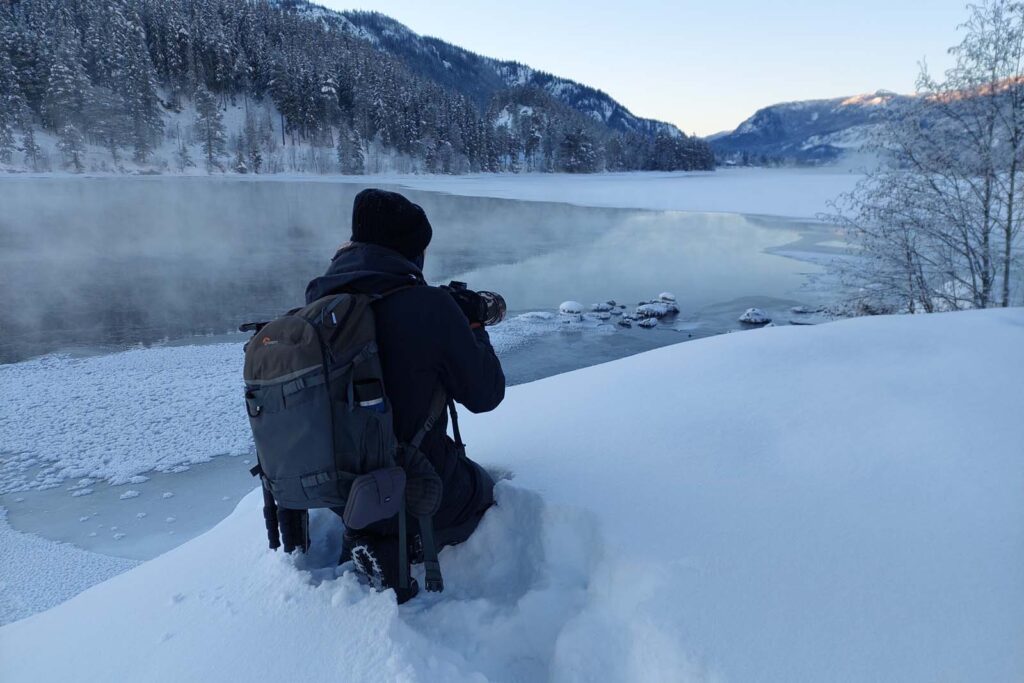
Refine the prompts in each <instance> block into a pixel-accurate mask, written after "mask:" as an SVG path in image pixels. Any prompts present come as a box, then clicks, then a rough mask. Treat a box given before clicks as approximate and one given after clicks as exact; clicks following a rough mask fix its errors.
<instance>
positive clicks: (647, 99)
mask: <svg viewBox="0 0 1024 683" xmlns="http://www.w3.org/2000/svg"><path fill="white" fill-rule="evenodd" d="M319 2H322V4H324V5H327V6H329V7H332V8H334V9H367V10H376V11H379V12H383V13H384V14H387V15H389V16H391V17H394V18H395V19H398V20H399V21H401V22H402V23H403V24H405V25H406V26H408V27H409V28H411V29H412V30H414V31H416V32H417V33H422V34H426V35H432V36H437V37H439V38H443V39H444V40H447V41H449V42H452V43H455V44H457V45H460V46H462V47H465V48H468V49H470V50H473V51H474V52H479V53H481V54H484V55H487V56H490V57H499V58H502V59H515V60H518V61H520V62H524V63H526V64H529V65H530V66H533V67H536V68H539V69H543V70H545V71H550V72H552V73H555V74H557V75H559V76H564V77H568V78H572V79H575V80H578V81H581V82H583V83H586V84H588V85H592V86H595V87H598V88H601V89H602V90H604V91H605V92H607V93H609V94H611V95H612V96H613V97H615V98H616V99H617V100H619V101H620V102H622V103H623V104H625V105H626V106H627V107H628V108H629V109H630V110H631V111H633V112H634V113H635V114H638V115H641V116H649V117H652V118H657V119H662V120H665V121H671V122H672V123H675V124H676V125H678V126H679V127H680V128H682V129H683V130H685V131H687V132H697V133H699V134H701V135H707V134H710V133H714V132H717V131H719V130H723V129H731V128H734V127H735V126H736V125H737V124H738V123H740V121H742V120H743V119H745V118H746V117H748V116H749V115H750V114H752V113H753V112H754V111H755V110H756V109H758V108H760V107H763V106H766V105H768V104H774V103H776V102H784V101H788V100H801V99H812V98H820V97H837V96H840V95H854V94H858V93H862V92H873V91H875V90H877V89H880V88H884V89H887V90H895V91H897V92H911V91H912V90H913V87H914V79H915V77H916V74H917V62H918V61H919V60H921V59H922V58H925V57H926V58H927V59H928V63H929V65H930V66H932V67H933V68H935V69H936V70H938V69H941V68H944V67H945V66H947V65H948V57H947V55H946V49H947V48H949V47H950V46H951V45H953V44H955V43H957V42H959V38H958V33H957V30H956V26H957V25H958V24H959V23H961V22H962V21H963V20H964V19H965V18H966V10H965V9H964V7H965V4H966V3H965V0H857V1H853V2H850V1H846V0H843V1H841V2H835V1H833V0H817V1H816V2H814V1H810V0H794V1H792V2H763V1H761V2H758V1H757V0H734V1H732V2H727V1H721V0H720V1H717V2H713V1H707V0H705V1H703V2H694V1H692V0H676V1H674V2H673V1H671V0H633V1H632V2H623V3H614V4H613V3H602V2H585V1H579V0H571V1H564V2H559V1H558V0H513V1H512V2H502V3H486V2H480V1H479V0H475V1H474V0H433V1H431V0H319Z"/></svg>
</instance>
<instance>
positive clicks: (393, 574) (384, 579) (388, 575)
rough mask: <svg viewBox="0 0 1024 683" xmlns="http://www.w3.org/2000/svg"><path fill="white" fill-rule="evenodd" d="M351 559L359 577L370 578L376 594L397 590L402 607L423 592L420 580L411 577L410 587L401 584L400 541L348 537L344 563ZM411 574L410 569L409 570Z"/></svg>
mask: <svg viewBox="0 0 1024 683" xmlns="http://www.w3.org/2000/svg"><path fill="white" fill-rule="evenodd" d="M349 559H351V560H352V563H353V564H354V565H355V569H356V571H357V572H358V573H359V574H362V575H363V576H364V577H366V579H367V581H368V582H369V583H370V585H371V586H373V588H374V589H375V590H378V591H385V590H388V589H394V591H395V597H396V598H397V599H398V604H399V605H401V604H402V603H405V602H408V601H409V600H411V599H412V598H414V597H415V596H416V594H417V593H419V591H420V586H419V583H418V582H417V581H416V579H414V578H412V577H411V576H410V577H409V587H408V588H400V587H399V585H398V583H399V580H398V575H399V567H398V539H397V538H394V537H387V536H356V535H354V534H348V533H346V534H345V540H344V545H343V550H342V555H341V562H345V561H347V560H349ZM406 571H408V569H406Z"/></svg>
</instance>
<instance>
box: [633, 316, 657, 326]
mask: <svg viewBox="0 0 1024 683" xmlns="http://www.w3.org/2000/svg"><path fill="white" fill-rule="evenodd" d="M637 325H639V326H640V327H647V328H650V327H657V326H658V319H657V318H644V319H643V320H641V321H640V322H638V323H637Z"/></svg>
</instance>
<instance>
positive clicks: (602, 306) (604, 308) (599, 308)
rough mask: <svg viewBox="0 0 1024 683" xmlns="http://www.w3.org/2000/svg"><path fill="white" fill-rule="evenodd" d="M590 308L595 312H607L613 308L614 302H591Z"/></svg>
mask: <svg viewBox="0 0 1024 683" xmlns="http://www.w3.org/2000/svg"><path fill="white" fill-rule="evenodd" d="M590 310H591V311H593V312H594V313H607V312H608V311H610V310H612V304H607V303H598V304H591V305H590Z"/></svg>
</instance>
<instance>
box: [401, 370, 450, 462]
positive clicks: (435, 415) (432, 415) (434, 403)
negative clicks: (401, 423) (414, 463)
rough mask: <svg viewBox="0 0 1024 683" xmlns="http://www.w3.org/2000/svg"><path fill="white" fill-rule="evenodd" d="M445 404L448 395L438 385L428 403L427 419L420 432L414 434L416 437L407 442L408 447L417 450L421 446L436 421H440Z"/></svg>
mask: <svg viewBox="0 0 1024 683" xmlns="http://www.w3.org/2000/svg"><path fill="white" fill-rule="evenodd" d="M447 404H448V393H447V392H446V391H445V390H444V386H442V385H440V384H439V385H438V387H437V390H435V391H434V398H433V399H431V401H430V411H429V412H428V413H427V419H426V420H425V421H424V422H423V426H422V427H420V430H419V431H418V432H416V436H414V437H412V441H410V442H409V445H410V446H412V447H413V448H415V449H417V450H419V447H420V446H421V445H422V444H423V439H425V438H426V437H427V434H429V433H430V431H431V430H432V429H433V428H434V425H435V424H437V421H438V420H439V419H441V415H443V414H444V409H445V406H446V405H447Z"/></svg>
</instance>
